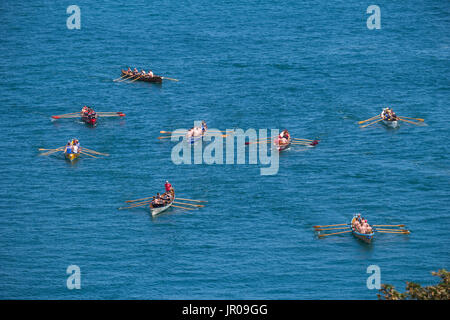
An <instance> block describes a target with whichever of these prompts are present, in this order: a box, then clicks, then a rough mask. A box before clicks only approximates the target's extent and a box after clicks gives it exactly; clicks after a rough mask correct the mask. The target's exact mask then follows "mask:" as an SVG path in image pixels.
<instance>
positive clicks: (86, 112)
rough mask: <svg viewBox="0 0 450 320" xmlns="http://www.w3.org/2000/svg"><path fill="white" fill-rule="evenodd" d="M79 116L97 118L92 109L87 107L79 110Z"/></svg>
mask: <svg viewBox="0 0 450 320" xmlns="http://www.w3.org/2000/svg"><path fill="white" fill-rule="evenodd" d="M81 116H82V117H88V118H89V119H92V118H97V113H96V112H95V111H94V109H92V108H90V107H88V106H83V108H82V109H81Z"/></svg>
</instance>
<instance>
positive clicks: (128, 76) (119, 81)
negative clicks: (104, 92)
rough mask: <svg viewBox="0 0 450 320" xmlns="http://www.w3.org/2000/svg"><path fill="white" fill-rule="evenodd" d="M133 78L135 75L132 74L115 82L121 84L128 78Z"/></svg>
mask: <svg viewBox="0 0 450 320" xmlns="http://www.w3.org/2000/svg"><path fill="white" fill-rule="evenodd" d="M135 76H136V75H135V74H132V75H131V76H127V77H125V78H123V79H121V80H118V81H117V82H123V81H125V80H128V79H130V78H133V77H135Z"/></svg>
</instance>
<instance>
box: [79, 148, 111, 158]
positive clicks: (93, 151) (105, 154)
mask: <svg viewBox="0 0 450 320" xmlns="http://www.w3.org/2000/svg"><path fill="white" fill-rule="evenodd" d="M81 150H86V151H88V152H90V153H93V154H98V155H101V156H109V154H108V153H101V152H98V151H95V150H91V149H88V148H84V147H82V148H81Z"/></svg>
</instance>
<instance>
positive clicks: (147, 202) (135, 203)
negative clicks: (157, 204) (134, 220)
mask: <svg viewBox="0 0 450 320" xmlns="http://www.w3.org/2000/svg"><path fill="white" fill-rule="evenodd" d="M152 201H153V200H148V201H142V202H133V203H131V204H130V205H132V206H136V205H138V206H142V205H144V204H150V203H151V202H152Z"/></svg>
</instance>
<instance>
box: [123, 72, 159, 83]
mask: <svg viewBox="0 0 450 320" xmlns="http://www.w3.org/2000/svg"><path fill="white" fill-rule="evenodd" d="M121 71H122V76H128V77H129V76H132V77H131V78H129V80H137V81H145V82H154V83H162V80H163V78H162V77H160V76H155V75H154V76H153V77H150V76H148V75H145V76H144V75H141V74H139V73H138V74H134V73H133V72H128V71H125V70H121Z"/></svg>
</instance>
